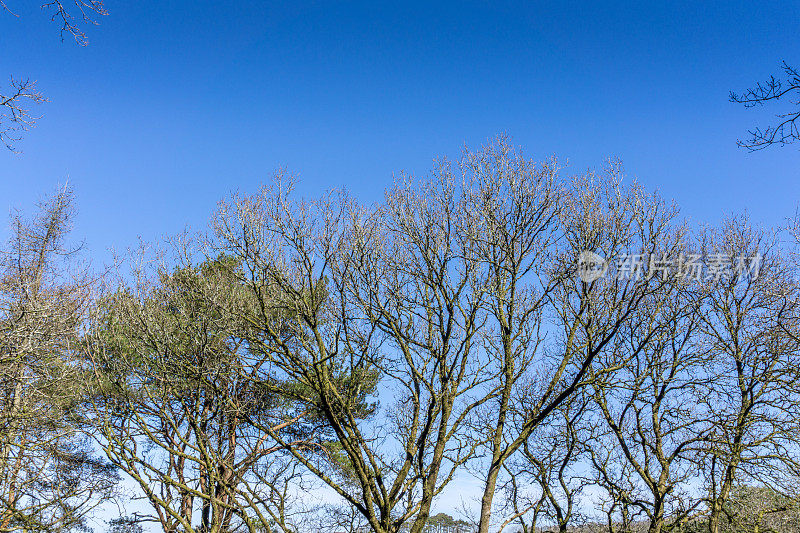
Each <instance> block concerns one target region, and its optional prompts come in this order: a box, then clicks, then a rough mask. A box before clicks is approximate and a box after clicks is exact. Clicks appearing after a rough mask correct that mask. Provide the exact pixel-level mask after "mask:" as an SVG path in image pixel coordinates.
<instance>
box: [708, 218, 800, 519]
mask: <svg viewBox="0 0 800 533" xmlns="http://www.w3.org/2000/svg"><path fill="white" fill-rule="evenodd" d="M704 249H705V254H706V255H707V256H717V257H724V258H730V260H731V261H733V262H740V261H743V260H744V261H746V266H747V268H746V269H744V270H742V269H739V271H737V270H736V269H733V270H731V271H728V272H725V273H723V274H722V275H721V276H719V277H718V279H714V280H709V281H708V287H707V291H708V295H709V297H708V298H707V299H706V306H705V307H704V309H703V310H702V312H701V313H700V315H699V316H700V317H701V329H702V330H703V332H704V334H705V336H706V341H705V342H706V343H707V346H706V348H705V349H706V350H707V352H708V353H710V354H712V355H713V356H714V359H713V366H712V370H711V371H712V374H713V375H714V378H715V381H714V383H713V385H712V387H711V388H710V389H709V391H708V394H706V396H705V400H706V401H705V402H704V403H705V404H706V405H707V406H708V409H707V410H708V411H709V412H710V413H712V414H713V417H712V421H713V423H714V433H713V435H712V439H711V441H710V443H709V448H708V455H707V461H708V462H707V464H706V465H705V466H704V470H703V472H704V475H705V477H706V482H707V485H706V486H707V487H708V501H709V531H711V532H712V533H717V532H718V531H719V527H720V526H719V523H720V519H721V515H722V512H723V509H724V506H725V503H726V501H727V499H728V497H729V496H730V493H731V491H732V490H733V489H734V487H735V486H736V485H740V484H766V485H767V486H770V487H772V488H773V489H774V490H779V491H781V492H783V493H786V492H787V491H788V490H791V488H792V487H793V486H795V485H796V483H797V474H798V471H799V470H798V466H799V465H800V463H799V462H798V460H799V459H800V457H798V455H797V453H798V451H797V446H796V442H797V440H796V438H797V434H798V431H800V426H798V417H797V409H798V406H800V403H798V399H799V398H800V389H798V378H800V375H799V374H798V368H800V366H799V365H800V361H799V360H798V357H800V351H798V350H799V349H800V344H798V340H800V339H798V337H797V335H796V333H795V332H796V329H795V323H796V320H795V315H796V313H795V309H796V302H797V290H798V288H797V283H796V279H795V278H794V271H793V269H792V266H791V262H790V261H789V260H788V259H787V257H786V256H785V255H784V253H783V252H782V251H781V249H780V247H779V246H778V243H777V242H776V240H775V237H774V235H771V234H770V233H769V232H765V231H761V230H758V229H756V228H754V227H753V226H752V225H751V224H750V223H749V221H748V220H747V219H746V218H743V217H734V218H731V219H729V220H727V221H726V222H725V223H724V224H723V226H722V227H721V228H720V229H719V230H718V231H716V232H711V233H709V234H708V235H707V236H706V237H705V242H704Z"/></svg>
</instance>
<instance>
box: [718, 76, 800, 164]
mask: <svg viewBox="0 0 800 533" xmlns="http://www.w3.org/2000/svg"><path fill="white" fill-rule="evenodd" d="M782 70H783V74H784V76H785V79H784V80H781V79H778V78H775V77H774V76H770V78H769V80H767V81H766V82H765V83H758V84H756V86H755V87H753V88H750V89H747V90H746V91H744V92H743V93H741V94H740V93H734V92H732V91H731V94H730V101H731V102H733V103H736V104H742V105H744V106H745V107H757V106H762V105H764V104H766V103H769V102H772V101H775V102H778V101H786V100H788V101H789V102H788V103H789V104H790V105H794V106H797V105H800V99H798V98H797V97H798V95H800V73H798V71H797V69H795V68H794V67H792V66H790V65H789V64H788V63H786V62H785V61H784V62H783V66H782ZM793 98H795V99H793ZM787 109H790V108H789V107H788V106H787ZM776 116H777V118H778V122H777V124H775V125H772V126H767V127H765V128H760V127H757V128H755V129H752V130H750V131H749V132H748V134H749V135H750V138H749V139H747V140H741V139H740V140H738V141H737V144H738V145H739V146H741V147H744V148H747V149H748V150H751V151H755V150H761V149H764V148H766V147H768V146H772V145H774V144H779V145H781V146H782V145H785V144H791V143H793V142H795V141H797V140H798V139H800V130H798V127H797V119H798V117H800V110H797V111H791V110H789V111H787V112H785V113H779V114H778V115H776Z"/></svg>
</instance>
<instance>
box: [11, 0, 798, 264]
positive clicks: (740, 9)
mask: <svg viewBox="0 0 800 533" xmlns="http://www.w3.org/2000/svg"><path fill="white" fill-rule="evenodd" d="M7 3H8V4H9V7H11V8H12V9H14V10H15V11H17V12H18V13H19V14H20V17H19V18H15V17H13V16H11V15H9V14H7V13H0V45H1V46H2V49H3V50H4V51H5V53H4V57H3V62H2V72H0V74H2V75H3V76H8V75H12V74H13V75H15V76H30V77H31V78H34V79H36V80H38V83H39V87H40V89H41V90H42V91H43V92H44V93H45V94H46V95H47V96H48V97H49V99H50V102H49V103H48V104H46V105H43V106H41V107H39V108H38V109H37V112H39V113H41V114H43V115H44V116H43V118H42V119H41V121H40V123H39V125H38V127H37V128H36V129H34V130H33V131H31V132H29V133H28V134H27V136H26V139H25V140H24V142H22V143H21V144H20V145H19V146H20V148H21V149H22V150H23V151H24V153H23V154H22V155H19V156H17V155H13V154H11V153H6V152H2V153H0V211H3V213H6V212H8V211H9V210H10V209H11V208H12V207H21V208H24V209H26V210H29V209H30V208H31V207H32V205H33V203H34V201H35V200H36V199H37V198H39V197H40V196H41V195H43V194H46V193H48V192H50V191H52V190H53V188H54V187H55V185H56V184H57V183H58V182H63V181H64V180H66V179H69V181H70V182H71V183H72V185H73V186H74V187H75V190H76V193H77V196H78V203H79V210H80V215H79V218H78V220H77V224H76V234H77V235H78V236H80V237H82V238H84V239H85V240H86V244H87V246H88V248H89V250H90V251H91V253H92V255H94V256H95V257H97V258H99V259H105V258H107V252H106V250H108V248H110V247H112V246H113V247H116V248H117V249H124V248H125V247H128V246H131V245H134V244H135V243H136V240H137V237H142V238H143V239H145V240H152V239H155V238H158V237H159V236H161V235H164V234H172V233H175V232H178V231H180V230H181V229H182V228H183V227H184V226H185V225H187V224H188V225H191V226H192V227H194V228H202V227H204V225H205V223H206V220H207V219H208V216H209V214H210V213H211V212H212V210H213V209H214V206H215V204H216V202H217V201H218V200H220V199H221V198H223V197H224V196H226V195H227V194H228V193H230V192H231V191H235V190H240V191H244V192H253V191H255V190H256V188H257V187H258V185H259V184H260V183H262V182H263V181H265V180H267V179H268V178H269V176H270V175H271V174H272V172H273V171H274V170H275V169H276V168H277V167H279V166H283V167H286V168H288V169H289V170H291V171H292V172H295V173H297V174H298V175H299V176H300V178H301V191H302V192H303V193H304V194H307V195H311V196H313V195H316V194H318V193H319V192H320V191H322V190H326V189H330V188H334V187H346V188H347V189H349V190H350V191H351V192H352V193H353V194H355V195H356V196H357V197H359V198H361V199H363V200H365V201H374V200H377V199H379V197H380V195H381V193H382V191H383V190H384V188H385V187H387V186H388V185H389V184H390V183H391V180H392V175H393V173H396V172H398V171H401V170H406V171H410V172H413V173H417V174H420V173H424V172H425V171H426V170H427V169H428V168H429V167H430V166H431V162H432V159H433V158H434V157H435V156H441V155H446V156H451V157H452V156H457V154H458V152H459V150H460V148H461V146H463V144H464V143H467V144H468V145H470V146H476V145H478V144H480V143H482V142H484V141H486V140H487V139H488V138H490V137H493V136H495V135H497V134H498V133H507V134H508V135H510V136H511V137H512V138H513V141H514V142H515V143H516V144H519V145H521V146H522V147H523V148H524V150H525V152H526V153H527V154H528V155H529V156H531V157H534V158H537V159H538V158H545V157H548V156H550V155H553V154H555V155H557V156H559V157H560V158H563V159H568V160H569V162H570V167H569V169H568V170H571V171H573V172H579V171H581V170H583V169H585V168H586V167H590V166H601V165H602V162H603V160H604V159H605V158H608V157H619V158H621V159H622V160H623V162H624V164H625V167H626V169H627V172H628V174H629V175H630V176H635V177H636V178H637V179H639V180H641V181H642V182H644V183H645V184H646V185H647V186H648V187H650V188H657V189H659V190H660V191H661V193H662V194H663V195H664V196H665V197H667V198H674V199H675V200H676V201H677V202H678V203H679V205H680V206H681V208H682V211H683V213H684V214H685V215H686V216H688V217H691V218H692V219H693V220H696V221H706V222H710V223H714V222H716V221H718V220H719V219H720V218H721V217H722V216H723V215H725V214H726V213H730V212H732V211H742V210H744V209H747V210H748V211H749V212H750V213H751V215H752V217H753V218H754V219H755V220H756V221H758V222H762V223H764V224H778V223H781V221H782V220H783V218H785V217H787V216H789V215H791V214H792V213H793V212H794V210H795V208H796V207H797V205H798V202H800V180H798V177H800V165H798V163H800V149H799V147H797V146H789V147H784V148H773V149H770V150H765V151H762V152H759V153H754V154H751V153H748V152H746V151H744V150H742V149H739V148H737V147H736V139H737V138H738V137H741V136H744V135H745V134H746V130H747V128H748V127H750V126H752V125H754V124H756V123H764V122H765V121H768V120H769V118H770V115H771V113H772V112H773V111H777V109H772V108H767V109H764V110H745V109H742V108H739V107H737V106H735V105H733V104H730V103H728V91H729V90H731V89H736V90H740V89H743V88H745V87H747V86H749V85H752V84H753V83H754V82H755V81H757V80H760V79H763V78H766V77H768V76H769V75H770V74H773V73H778V71H779V67H780V62H781V60H784V59H785V60H787V61H788V62H790V63H794V64H795V65H797V64H800V47H799V46H798V44H800V43H798V39H800V37H798V36H799V35H800V31H798V30H800V3H797V2H769V3H767V2H760V3H757V4H753V3H752V2H748V3H745V2H724V3H723V2H719V3H700V2H658V3H655V2H653V3H648V2H630V3H617V4H614V5H611V3H605V2H604V3H567V2H561V3H555V2H553V3H550V4H545V3H532V2H525V3H523V2H518V3H504V4H499V5H495V4H490V3H488V2H468V1H462V2H458V3H442V4H439V5H432V4H430V3H404V4H402V5H400V4H398V3H380V2H363V3H361V2H342V3H338V2H337V3H334V2H314V3H307V2H292V3H281V4H277V3H276V4H271V3H269V2H243V1H242V2H209V1H199V0H196V1H193V2H187V1H162V2H121V1H118V0H107V2H106V5H107V8H108V10H109V12H110V15H109V16H107V17H103V18H102V20H101V21H100V22H101V24H100V25H99V26H97V27H91V28H88V31H87V33H88V36H89V40H90V44H89V46H87V47H80V46H77V45H76V44H75V43H73V42H70V41H69V40H65V41H64V42H63V43H62V42H60V39H59V35H58V28H57V27H56V26H55V25H54V23H51V22H50V21H49V19H48V17H47V16H46V15H45V14H44V13H42V12H41V11H40V10H39V9H38V4H37V3H36V2H30V1H29V0H8V2H7ZM23 4H24V5H23ZM28 4H29V5H28ZM3 83H4V84H6V83H7V78H6V79H5V81H4V82H3ZM3 231H5V229H4V230H3Z"/></svg>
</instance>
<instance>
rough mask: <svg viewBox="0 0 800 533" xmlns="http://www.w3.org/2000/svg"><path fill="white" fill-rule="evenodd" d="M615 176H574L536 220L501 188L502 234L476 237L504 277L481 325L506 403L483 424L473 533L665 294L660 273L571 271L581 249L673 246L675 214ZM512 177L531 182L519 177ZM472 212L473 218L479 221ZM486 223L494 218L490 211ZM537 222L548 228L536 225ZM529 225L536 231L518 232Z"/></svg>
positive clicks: (505, 168) (518, 194)
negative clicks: (502, 481)
mask: <svg viewBox="0 0 800 533" xmlns="http://www.w3.org/2000/svg"><path fill="white" fill-rule="evenodd" d="M496 168H497V170H498V174H500V178H501V179H506V178H505V177H506V176H508V175H511V174H512V173H513V171H514V170H515V169H516V168H517V167H516V166H515V165H514V164H513V163H512V164H507V163H506V162H503V164H501V165H497V166H496ZM621 178H622V175H621V168H620V166H619V165H616V164H612V165H610V167H609V168H608V169H607V170H606V171H605V172H603V173H587V174H584V175H581V176H577V177H575V178H574V179H573V180H572V181H571V183H569V184H568V187H567V190H566V191H565V192H564V193H560V194H559V196H558V202H557V204H558V206H559V207H558V210H557V211H554V212H553V211H552V209H553V208H552V207H551V208H549V210H550V213H553V214H552V215H550V216H549V218H548V215H547V214H546V215H545V216H543V214H540V213H542V212H541V211H540V209H541V204H538V203H537V201H536V198H537V195H536V194H531V192H530V191H526V190H524V189H520V190H518V191H513V190H511V191H510V192H509V191H508V189H506V190H505V191H502V192H501V194H500V197H501V198H504V199H509V200H504V202H505V206H504V204H503V203H501V202H497V205H500V206H502V207H501V209H500V211H501V212H502V211H503V210H505V213H504V214H503V216H504V217H505V220H507V221H508V224H507V225H506V226H505V229H503V230H502V231H498V230H496V229H495V227H496V226H495V227H492V226H490V227H492V230H493V232H494V233H490V232H488V231H487V232H484V234H488V235H490V237H494V236H495V235H496V238H497V240H496V241H495V243H493V246H495V247H496V248H497V250H498V251H499V252H500V253H496V256H495V258H494V259H493V260H492V261H489V264H490V265H497V266H496V267H494V266H490V267H489V268H490V271H491V270H492V268H496V269H497V270H495V271H500V272H503V276H502V277H501V278H500V279H501V285H500V286H501V289H500V290H497V289H495V288H494V287H493V289H494V290H493V291H492V292H490V293H489V297H488V298H489V301H491V300H492V299H493V298H494V299H496V302H497V303H496V304H494V307H493V308H492V309H491V310H490V312H489V318H488V319H487V320H488V323H489V324H490V326H491V325H494V324H498V325H499V327H498V328H497V330H496V331H497V332H498V334H497V337H496V338H495V340H494V341H493V342H492V343H491V344H489V351H490V353H491V352H492V350H496V351H498V352H499V353H500V354H501V355H502V357H499V358H498V359H499V360H500V361H508V363H506V362H504V363H503V365H502V367H501V368H502V369H503V371H502V372H500V373H499V375H498V377H497V379H496V382H497V383H498V385H497V386H498V387H499V389H500V390H501V391H502V392H500V393H499V397H500V398H509V399H512V398H513V400H514V401H513V402H511V403H509V404H507V405H506V404H504V403H503V401H502V400H501V402H500V404H499V406H498V409H497V410H496V415H495V416H496V418H493V419H491V424H490V425H491V427H492V428H494V429H493V431H492V433H493V436H492V438H491V440H490V444H489V447H490V449H491V462H490V464H489V465H488V468H487V470H486V472H485V475H486V478H485V479H486V484H485V488H484V493H483V499H482V502H481V523H480V528H479V531H481V532H482V533H483V532H486V531H488V530H489V527H490V524H491V507H492V501H493V499H494V494H495V489H496V483H497V479H498V476H499V475H500V472H501V471H502V468H503V465H504V464H505V462H506V461H508V460H509V459H510V458H511V457H512V456H513V455H514V454H515V453H517V452H518V450H520V449H521V448H522V447H523V446H524V445H525V443H526V442H528V440H529V439H530V438H531V437H532V436H534V434H535V433H536V432H537V431H538V430H539V429H540V428H543V427H544V426H546V424H547V423H548V419H549V417H550V416H551V414H552V413H554V412H555V411H556V410H557V409H558V408H559V406H560V405H562V404H563V403H564V402H567V401H568V400H569V399H570V398H571V397H572V396H573V395H576V394H578V393H579V392H580V391H581V390H582V389H583V388H584V387H587V386H589V385H590V384H591V383H592V381H594V380H596V379H598V376H599V374H600V373H601V372H602V370H600V369H595V371H594V372H593V371H592V368H593V365H594V364H595V362H596V359H597V357H598V355H599V354H600V353H602V352H603V351H604V350H605V349H606V347H607V345H608V344H609V343H610V342H612V341H613V340H614V339H615V338H616V336H617V335H618V334H619V332H620V331H621V330H622V329H624V326H625V325H626V324H627V323H628V322H629V321H631V320H633V319H635V317H636V313H637V310H638V309H639V308H640V307H641V306H643V305H645V304H646V303H647V301H648V299H652V298H656V296H657V295H659V294H666V293H667V291H668V287H669V282H668V281H667V280H665V279H663V278H661V277H659V276H642V275H627V276H611V275H609V276H601V277H599V278H597V279H590V280H586V281H585V280H584V279H582V278H581V277H580V276H579V275H578V262H579V258H580V257H581V255H582V254H585V253H593V254H597V257H601V258H605V260H606V261H608V262H610V263H611V264H614V263H616V262H618V261H620V260H621V259H622V258H623V256H626V255H627V254H631V255H633V254H635V255H636V256H638V257H640V258H641V257H651V256H660V254H662V253H664V252H665V251H666V250H668V249H669V248H670V246H671V245H673V244H674V235H673V233H674V232H673V230H672V225H673V224H674V218H675V215H676V211H675V209H674V208H673V207H671V206H668V205H666V204H665V203H664V202H663V201H662V200H660V199H659V198H657V197H655V196H652V195H648V194H646V193H645V192H644V191H643V189H642V188H641V187H639V186H637V185H635V184H632V185H629V186H628V185H623V184H622V182H621ZM517 179H518V180H519V181H520V183H532V180H531V178H530V176H526V175H525V174H524V173H520V174H519V175H518V176H517ZM501 183H503V182H502V181H501ZM540 183H541V181H540ZM527 186H528V187H530V186H531V185H527ZM484 196H485V197H489V198H491V196H490V195H488V194H484ZM539 197H541V195H539ZM513 202H520V205H517V206H514V205H513ZM525 202H528V205H525V204H524V203H525ZM509 204H510V205H509ZM509 207H510V208H509ZM473 211H474V214H473V216H477V217H481V216H486V215H482V212H481V211H479V210H473ZM544 213H548V211H544ZM487 218H488V219H489V220H492V219H501V220H502V218H500V217H498V216H497V215H492V217H487ZM541 220H548V224H550V226H549V227H544V228H543V229H538V228H541V226H537V225H538V224H540V221H541ZM500 227H501V228H502V226H500ZM529 228H534V229H535V230H536V231H538V232H539V235H535V234H531V233H526V232H529V231H530V229H529ZM531 235H534V236H533V238H532V239H531V238H530V236H531ZM639 267H642V265H639ZM629 274H630V273H629ZM542 321H547V323H548V327H547V330H548V334H549V339H548V340H547V342H544V339H543V338H542V336H541V331H542V329H541V328H542V325H541V323H542ZM489 331H490V332H491V331H492V330H491V329H489ZM497 348H499V350H498V349H497ZM618 364H619V363H614V364H613V365H612V367H610V368H608V369H606V370H611V369H612V368H614V367H615V366H616V365H618ZM514 365H518V366H516V367H515V366H514ZM509 368H511V369H512V371H511V373H509V372H508V371H507V369H509ZM514 372H517V373H516V374H514Z"/></svg>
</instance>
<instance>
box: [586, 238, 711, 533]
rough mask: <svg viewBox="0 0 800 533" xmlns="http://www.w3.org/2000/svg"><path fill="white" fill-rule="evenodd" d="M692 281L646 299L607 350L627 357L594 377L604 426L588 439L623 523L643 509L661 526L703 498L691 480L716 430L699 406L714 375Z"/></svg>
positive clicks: (680, 519)
mask: <svg viewBox="0 0 800 533" xmlns="http://www.w3.org/2000/svg"><path fill="white" fill-rule="evenodd" d="M673 250H674V252H675V253H676V254H680V253H681V249H680V248H677V247H676V248H674V249H673ZM676 281H677V280H676ZM689 288H690V287H686V286H682V284H681V283H676V284H675V290H673V291H670V292H669V293H666V294H664V295H663V296H664V297H663V298H661V299H659V300H652V301H649V302H647V303H646V304H645V305H642V306H641V308H640V310H639V311H638V312H637V320H635V321H632V322H631V323H630V325H629V327H626V328H624V332H623V333H622V334H621V335H620V336H619V338H618V342H615V343H614V345H613V346H612V347H611V349H610V350H609V353H608V355H607V356H608V357H610V358H611V359H612V360H615V361H624V365H622V366H621V368H619V370H617V371H615V372H613V373H605V374H604V375H603V376H601V377H599V378H598V379H597V380H596V381H594V382H593V384H592V387H593V389H594V401H595V405H596V409H597V410H598V412H599V414H600V416H601V417H602V419H603V420H604V421H605V424H606V433H605V435H603V436H601V437H600V438H599V440H598V441H595V442H593V443H590V444H589V445H590V446H591V447H592V450H591V457H592V460H591V464H592V467H593V468H594V470H595V476H596V483H597V485H598V486H600V487H601V488H603V489H604V490H605V491H606V493H607V501H608V502H610V503H611V505H612V507H616V508H615V509H614V510H615V511H619V514H618V515H617V516H616V518H617V519H618V520H619V521H620V522H621V524H622V527H621V528H620V530H621V531H624V530H625V529H624V528H625V527H629V525H626V522H627V523H628V524H629V523H630V518H631V517H639V516H641V517H643V518H644V519H645V520H646V521H647V523H648V531H649V532H651V533H660V532H661V531H664V530H665V528H666V527H668V526H669V527H672V526H674V525H676V524H681V523H685V522H687V521H689V520H691V519H693V518H694V516H695V515H696V514H698V507H700V505H701V501H700V499H699V498H697V496H696V495H694V494H692V483H695V484H696V482H697V480H698V472H699V465H698V459H697V458H698V457H699V456H700V455H701V453H700V452H701V451H702V449H703V446H704V443H705V441H706V439H707V437H708V434H709V432H710V427H709V423H708V421H707V415H706V413H704V411H703V409H700V408H698V405H702V401H703V398H704V395H705V393H706V391H707V388H708V383H709V381H710V380H709V378H708V376H707V375H706V372H704V368H705V363H706V355H705V353H704V352H703V351H702V350H700V349H699V348H698V342H697V336H698V335H697V331H698V323H697V322H698V310H699V303H698V302H699V301H700V300H699V299H698V297H696V296H693V295H692V294H691V292H690V290H689ZM605 356H606V355H605V354H604V357H605ZM601 359H602V357H601ZM606 366H608V364H606ZM607 510H608V509H607ZM626 514H627V516H626Z"/></svg>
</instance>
